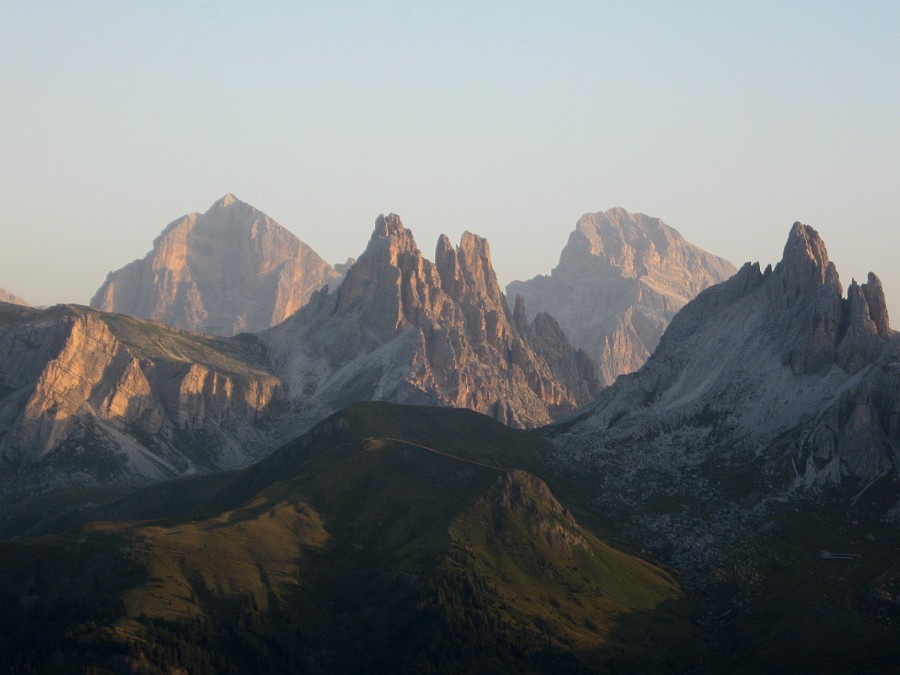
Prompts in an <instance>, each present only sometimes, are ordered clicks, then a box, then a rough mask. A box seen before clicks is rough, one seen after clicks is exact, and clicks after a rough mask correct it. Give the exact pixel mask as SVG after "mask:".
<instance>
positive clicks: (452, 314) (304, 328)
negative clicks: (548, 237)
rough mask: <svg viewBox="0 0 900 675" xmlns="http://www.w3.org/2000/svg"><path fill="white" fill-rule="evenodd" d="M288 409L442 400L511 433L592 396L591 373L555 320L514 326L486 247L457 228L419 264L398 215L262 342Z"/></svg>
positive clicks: (383, 221)
mask: <svg viewBox="0 0 900 675" xmlns="http://www.w3.org/2000/svg"><path fill="white" fill-rule="evenodd" d="M262 338H263V340H264V342H265V343H266V344H267V345H268V347H269V351H270V355H271V358H272V363H273V367H274V368H275V370H276V372H278V373H279V374H280V375H281V376H282V378H283V379H284V381H285V382H286V383H287V384H288V386H289V390H290V395H291V396H292V398H293V399H294V400H295V403H297V404H298V405H301V406H302V405H303V402H306V405H308V406H318V407H320V408H321V409H322V410H325V411H329V410H332V409H336V408H339V407H341V406H343V405H346V404H349V403H351V402H354V401H360V400H387V401H393V402H398V403H418V404H430V405H448V406H455V407H462V408H470V409H472V410H476V411H478V412H482V413H486V414H489V415H491V416H493V417H495V418H497V419H499V420H501V421H503V422H505V423H507V424H511V425H514V426H520V427H529V426H536V425H540V424H545V423H547V422H549V421H551V420H553V419H557V418H559V417H561V416H564V415H567V414H570V413H572V412H574V411H575V410H576V409H577V408H578V407H579V406H582V405H585V404H586V403H588V402H589V401H590V400H592V398H593V397H594V395H595V394H596V393H597V391H598V382H597V378H596V366H595V365H594V364H593V363H592V362H591V360H590V358H588V357H587V356H586V355H585V354H584V353H579V352H577V351H576V350H574V349H572V347H571V346H570V345H569V344H568V342H567V341H566V339H565V336H564V335H563V333H562V331H561V330H560V329H559V326H558V325H557V324H556V322H555V321H554V320H553V319H552V318H550V317H549V316H547V315H539V317H538V319H537V320H536V321H535V322H534V323H532V324H528V322H527V321H526V320H525V319H524V314H523V311H522V310H520V316H519V317H518V318H517V319H515V320H514V319H513V317H512V316H510V312H509V310H508V308H507V306H506V302H505V300H504V298H503V295H502V294H501V292H500V287H499V285H498V283H497V277H496V275H495V274H494V270H493V267H492V265H491V260H490V250H489V247H488V244H487V241H485V240H484V239H482V238H481V237H478V236H476V235H474V234H471V233H469V232H466V233H465V234H463V236H462V240H461V242H460V245H459V246H458V247H456V248H454V247H453V246H452V245H451V244H450V241H449V240H448V239H447V237H445V236H442V237H441V238H440V240H439V241H438V243H437V250H436V252H435V261H434V262H431V261H429V260H426V259H425V258H424V257H423V255H422V254H421V252H420V251H419V249H418V247H417V246H416V243H415V241H414V239H413V236H412V233H411V232H410V231H409V230H407V229H406V228H405V227H403V225H402V223H401V222H400V218H398V217H397V216H396V215H393V214H391V215H389V216H380V217H379V218H378V220H377V222H376V224H375V231H374V232H373V233H372V237H371V239H370V241H369V244H368V247H367V248H366V251H365V252H364V253H363V254H362V255H361V256H360V257H359V260H357V261H356V262H355V263H354V264H353V265H352V267H351V268H350V269H349V270H348V271H347V275H346V278H345V280H344V282H343V283H342V284H341V286H339V287H338V289H337V291H336V292H335V293H330V292H328V291H327V290H325V291H321V292H319V293H316V294H314V295H313V296H312V298H311V299H310V302H309V304H308V305H307V306H306V307H304V308H303V309H301V310H300V311H299V312H298V313H297V314H296V315H295V316H293V317H291V318H290V319H289V320H288V321H286V322H284V323H283V324H281V325H280V326H276V327H275V328H273V329H272V330H270V331H267V332H266V333H264V334H263V335H262Z"/></svg>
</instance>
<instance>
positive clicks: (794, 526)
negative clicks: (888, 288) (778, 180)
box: [546, 223, 900, 672]
mask: <svg viewBox="0 0 900 675" xmlns="http://www.w3.org/2000/svg"><path fill="white" fill-rule="evenodd" d="M885 307H886V306H885V302H884V295H883V292H882V289H881V284H880V282H879V280H878V278H877V277H876V276H875V275H874V274H870V275H869V277H868V280H867V281H866V283H864V284H857V283H856V282H855V281H854V282H852V283H851V284H850V287H849V288H848V290H847V294H846V296H844V294H843V291H842V287H841V284H840V281H839V279H838V275H837V271H836V270H835V267H834V265H833V264H832V263H831V262H830V261H829V260H828V255H827V252H826V250H825V246H824V243H823V242H822V240H821V239H820V238H819V236H818V234H817V233H816V231H815V230H814V229H812V228H811V227H808V226H806V225H801V224H800V223H796V224H794V226H793V227H792V229H791V231H790V235H789V237H788V241H787V244H786V245H785V249H784V256H783V258H782V260H781V262H780V263H778V265H776V266H775V268H774V269H772V268H771V267H769V268H767V269H765V270H764V271H761V270H760V268H759V265H757V264H754V265H751V264H750V263H748V264H746V265H745V266H744V267H743V268H742V269H741V270H740V271H739V272H738V273H737V274H736V275H735V276H734V277H732V278H731V279H729V280H728V281H726V282H724V283H722V284H719V285H717V286H713V287H712V288H709V289H707V290H706V291H704V292H702V293H701V294H700V295H699V296H697V298H696V299H694V300H693V301H692V302H690V303H689V304H688V305H687V306H685V307H684V308H683V309H682V310H681V311H680V312H679V313H678V314H677V315H676V316H675V318H674V319H673V320H672V322H671V324H670V326H669V328H668V330H667V331H666V333H665V335H664V336H663V338H662V339H661V341H660V343H659V346H658V347H657V349H656V351H655V352H654V354H653V356H652V357H651V358H650V359H649V360H648V362H647V363H646V364H645V365H644V366H643V367H642V368H641V369H640V370H639V371H638V372H636V373H634V374H632V375H628V376H625V377H622V378H620V379H619V380H618V381H617V382H616V383H615V384H614V385H613V386H611V387H609V388H608V389H606V390H604V391H603V392H602V393H601V395H600V397H599V398H598V400H597V402H596V403H595V404H594V405H592V406H591V407H590V408H588V409H586V410H585V411H583V412H582V413H580V414H579V415H577V416H574V417H573V418H571V419H569V420H567V421H565V422H563V423H562V424H560V425H558V426H556V427H551V428H550V429H548V430H547V431H546V433H547V434H548V435H549V436H550V438H552V440H553V443H554V445H555V446H556V448H557V451H556V453H557V458H558V460H559V461H560V462H561V463H562V464H564V465H565V466H567V467H568V468H569V470H571V471H573V472H577V473H583V474H585V475H593V476H594V477H595V479H596V487H595V504H596V508H597V510H598V511H599V512H601V513H603V514H604V516H605V517H606V519H607V521H606V522H607V523H608V526H609V527H610V530H609V531H610V533H612V534H613V536H614V540H616V541H619V542H622V543H628V544H630V545H633V546H640V547H642V549H643V550H646V551H647V552H648V553H649V554H650V555H653V556H654V557H657V558H659V559H661V560H663V561H665V562H666V563H668V564H670V565H672V566H673V567H674V568H675V569H676V570H677V571H678V572H679V574H680V576H681V579H682V580H684V581H685V583H686V584H687V585H688V586H689V587H690V588H691V589H692V590H693V591H694V592H695V593H696V594H697V595H698V598H699V599H700V600H701V602H703V603H706V609H705V612H704V614H705V619H704V620H705V621H706V622H708V623H707V626H708V630H709V636H708V639H709V640H710V641H711V642H713V643H715V644H718V645H719V649H720V650H721V655H720V658H721V661H719V663H721V664H722V665H721V668H722V670H725V671H735V670H737V671H742V672H770V671H772V670H773V669H775V670H783V671H790V670H792V669H794V670H805V671H816V672H847V671H848V670H865V669H871V670H872V672H876V671H877V672H881V671H882V670H884V671H885V672H888V671H890V670H891V669H892V668H896V663H897V662H898V661H897V659H898V658H900V649H898V648H897V645H898V644H900V634H898V631H897V629H896V628H895V627H894V626H895V625H896V624H895V621H896V618H897V615H898V613H897V607H900V603H898V597H900V596H898V593H897V587H896V579H897V578H900V481H898V467H900V452H898V449H900V335H898V334H897V333H896V332H893V331H891V329H890V323H889V320H888V316H887V311H886V309H885ZM823 552H825V553H823ZM828 552H831V553H834V552H837V553H840V554H841V555H840V556H838V557H837V558H832V557H830V553H828ZM835 561H841V562H840V563H837V562H835Z"/></svg>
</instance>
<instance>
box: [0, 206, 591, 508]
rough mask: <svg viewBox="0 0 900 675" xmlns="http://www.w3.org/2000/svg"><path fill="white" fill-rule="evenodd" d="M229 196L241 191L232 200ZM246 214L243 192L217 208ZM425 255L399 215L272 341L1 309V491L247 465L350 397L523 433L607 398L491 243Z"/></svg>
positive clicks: (380, 225)
mask: <svg viewBox="0 0 900 675" xmlns="http://www.w3.org/2000/svg"><path fill="white" fill-rule="evenodd" d="M226 201H227V200H226ZM222 209H225V210H234V209H238V210H246V209H245V207H244V206H241V205H240V204H239V203H238V202H228V203H223V204H221V205H220V206H216V207H214V208H213V209H211V212H216V211H217V210H218V211H220V210H222ZM436 260H437V262H436V263H432V262H430V261H428V260H427V259H425V258H424V257H423V256H422V254H421V252H420V251H419V249H418V248H417V246H416V243H415V241H414V239H413V237H412V233H411V232H410V231H409V230H407V229H406V228H404V227H403V225H402V223H401V222H400V219H399V218H398V217H397V216H395V215H390V216H387V217H380V218H379V219H378V221H377V223H376V226H375V230H374V231H373V234H372V237H371V240H370V242H369V245H368V247H367V248H366V250H365V251H364V252H363V254H362V255H361V256H360V257H359V260H356V261H354V262H353V263H352V264H351V265H350V267H349V268H348V269H347V272H346V281H345V282H344V283H342V284H340V285H339V287H338V288H337V290H336V291H335V292H333V293H332V292H331V291H330V289H329V287H328V286H327V285H326V286H325V287H323V289H322V290H320V291H317V292H315V293H313V295H312V296H311V298H310V302H309V303H308V304H307V305H306V306H304V307H303V308H302V309H301V310H300V311H298V312H297V313H295V314H294V315H293V316H292V317H291V318H290V319H288V320H287V321H285V322H283V323H282V324H280V325H278V326H276V327H274V328H272V329H270V330H268V331H266V332H262V333H259V334H242V335H239V336H236V337H231V338H225V337H215V336H211V335H204V334H200V333H190V332H186V331H182V330H178V329H176V328H172V327H169V326H166V325H164V324H162V323H158V322H151V321H146V320H142V319H137V318H134V317H128V316H125V315H122V314H113V313H106V312H100V311H97V310H92V309H88V308H84V307H77V306H58V307H55V308H51V309H48V310H34V309H26V308H20V307H16V306H13V305H0V317H2V321H0V363H2V364H3V365H2V368H0V420H2V422H3V425H2V426H0V457H2V458H3V464H2V470H0V488H2V490H3V494H4V496H5V498H6V499H7V500H15V499H18V498H21V497H22V496H27V495H29V494H31V493H33V492H34V491H45V490H49V489H55V488H60V487H64V486H67V485H68V486H72V485H80V486H88V485H103V484H121V483H127V482H134V481H138V482H145V481H156V480H161V479H164V478H170V477H173V476H176V475H182V474H190V473H195V472H205V471H215V470H221V469H228V468H234V467H238V466H244V465H246V464H248V463H250V462H252V461H255V460H257V459H259V458H260V457H261V456H263V455H264V454H265V453H266V452H268V451H270V450H271V449H273V448H274V447H276V446H277V445H278V444H279V443H281V442H284V441H286V440H288V439H289V438H292V437H293V436H295V435H297V434H299V433H301V432H303V431H305V430H307V429H308V428H309V427H310V426H312V425H313V424H315V423H316V422H318V421H319V420H321V419H323V418H324V417H325V416H327V415H328V414H330V413H332V412H334V411H336V410H338V409H340V408H341V407H344V406H346V405H348V404H350V403H353V402H356V401H364V400H386V401H394V402H399V403H417V404H429V405H444V406H456V407H466V408H470V409H473V410H477V411H480V412H484V413H486V414H489V415H491V416H493V417H495V418H497V419H499V420H501V421H502V422H505V423H507V424H510V425H512V426H518V427H533V426H538V425H541V424H546V423H548V422H550V421H552V420H554V419H560V418H562V417H565V416H566V415H569V414H571V413H573V412H575V410H577V409H578V408H579V407H580V406H584V405H586V404H587V403H589V402H590V401H592V400H593V399H594V398H595V397H596V395H597V393H598V392H599V384H598V382H597V375H596V366H595V365H594V363H593V362H592V361H591V359H590V358H589V357H587V356H586V355H585V354H584V353H583V352H579V351H577V350H574V349H573V348H572V347H571V346H569V344H568V341H567V340H566V338H565V335H564V334H563V333H562V331H561V330H560V328H559V326H558V325H557V324H556V322H555V321H554V320H553V319H552V318H551V317H550V316H549V315H546V314H540V315H538V316H537V317H536V318H535V320H534V321H533V322H530V323H529V322H528V321H527V320H526V319H525V315H524V310H523V308H522V307H521V304H520V305H519V306H518V307H517V309H516V310H515V311H514V312H511V311H510V310H509V308H508V307H507V305H506V303H505V299H504V298H503V296H502V295H501V293H500V289H499V285H498V283H497V279H496V275H495V274H494V271H493V268H492V265H491V260H490V251H489V247H488V245H487V242H486V241H485V240H484V239H482V238H480V237H477V236H476V235H473V234H470V233H466V234H465V235H464V236H463V239H462V242H461V244H460V246H459V247H458V248H455V249H454V248H453V247H452V246H451V245H450V243H449V241H448V240H447V239H446V237H442V238H441V240H440V241H439V242H438V247H437V253H436Z"/></svg>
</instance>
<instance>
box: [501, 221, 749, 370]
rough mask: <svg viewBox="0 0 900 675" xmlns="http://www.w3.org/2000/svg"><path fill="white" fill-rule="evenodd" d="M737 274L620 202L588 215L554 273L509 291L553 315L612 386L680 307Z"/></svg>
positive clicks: (646, 355)
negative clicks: (629, 209) (603, 210)
mask: <svg viewBox="0 0 900 675" xmlns="http://www.w3.org/2000/svg"><path fill="white" fill-rule="evenodd" d="M734 272H735V268H734V267H733V266H732V265H731V263H729V262H728V261H726V260H723V259H722V258H718V257H716V256H714V255H711V254H709V253H707V252H705V251H703V250H702V249H700V248H698V247H697V246H694V245H693V244H690V243H688V242H687V241H685V239H684V238H683V237H682V236H681V235H680V234H679V233H678V232H677V231H676V230H674V229H672V228H671V227H669V226H668V225H666V224H665V223H664V222H662V221H661V220H659V219H658V218H651V217H649V216H645V215H643V214H640V213H629V212H628V211H625V210H624V209H620V208H616V209H610V210H609V211H606V212H600V213H589V214H586V215H584V216H583V217H582V218H581V219H580V220H579V221H578V224H577V225H576V227H575V230H574V231H573V232H572V233H571V234H570V235H569V241H568V243H567V244H566V247H565V248H564V249H563V251H562V254H561V255H560V259H559V264H558V265H557V266H556V267H555V268H554V269H553V271H552V272H551V273H550V275H549V276H544V275H540V276H537V277H535V278H533V279H531V280H529V281H514V282H512V283H511V284H509V285H508V286H507V294H508V295H509V297H515V296H516V295H521V296H522V298H523V299H524V300H525V306H526V307H527V308H528V311H529V313H531V314H530V316H532V317H533V316H534V315H536V314H538V313H540V312H548V313H550V314H552V315H553V316H554V317H555V318H556V319H557V320H558V321H559V324H560V325H561V326H562V328H563V330H564V331H565V333H566V335H567V336H568V337H569V340H570V341H571V342H572V344H573V345H574V346H576V347H578V348H581V349H584V350H585V351H586V352H587V353H588V354H589V355H590V356H591V357H593V358H594V360H596V361H597V364H598V366H599V368H600V380H601V382H602V384H603V385H608V384H611V383H612V382H613V381H615V379H616V377H617V376H619V375H621V374H623V373H630V372H634V371H635V370H637V369H638V368H640V367H641V365H643V363H644V362H645V361H646V360H647V359H648V358H649V356H650V354H651V353H652V352H653V350H654V348H655V347H656V345H657V343H658V342H659V338H660V336H661V335H662V334H663V332H664V331H665V329H666V326H668V325H669V322H670V321H671V320H672V317H673V316H674V315H675V313H676V312H677V311H678V310H679V309H681V307H683V306H684V305H685V304H686V303H687V302H688V301H689V300H691V299H692V298H694V297H695V296H696V295H697V294H698V293H699V292H700V291H702V290H703V289H704V288H707V287H708V286H711V285H713V284H716V283H719V282H721V281H724V280H725V279H727V278H728V277H730V276H731V275H732V274H734Z"/></svg>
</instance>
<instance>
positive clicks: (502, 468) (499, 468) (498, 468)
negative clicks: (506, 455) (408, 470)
mask: <svg viewBox="0 0 900 675" xmlns="http://www.w3.org/2000/svg"><path fill="white" fill-rule="evenodd" d="M365 440H367V441H394V442H395V443H402V444H403V445H411V446H413V447H415V448H421V449H422V450H427V451H428V452H430V453H432V454H435V455H440V456H441V457H446V458H448V459H455V460H456V461H457V462H464V463H466V464H473V465H474V466H480V467H482V468H485V469H491V470H493V471H517V470H518V469H514V468H512V467H507V466H497V465H494V464H485V463H484V462H478V461H476V460H474V459H465V458H463V457H457V456H456V455H451V454H450V453H449V452H444V451H442V450H438V449H437V448H430V447H428V446H427V445H422V444H421V443H413V442H412V441H406V440H404V439H402V438H394V437H393V436H369V437H368V438H366V439H365Z"/></svg>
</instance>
